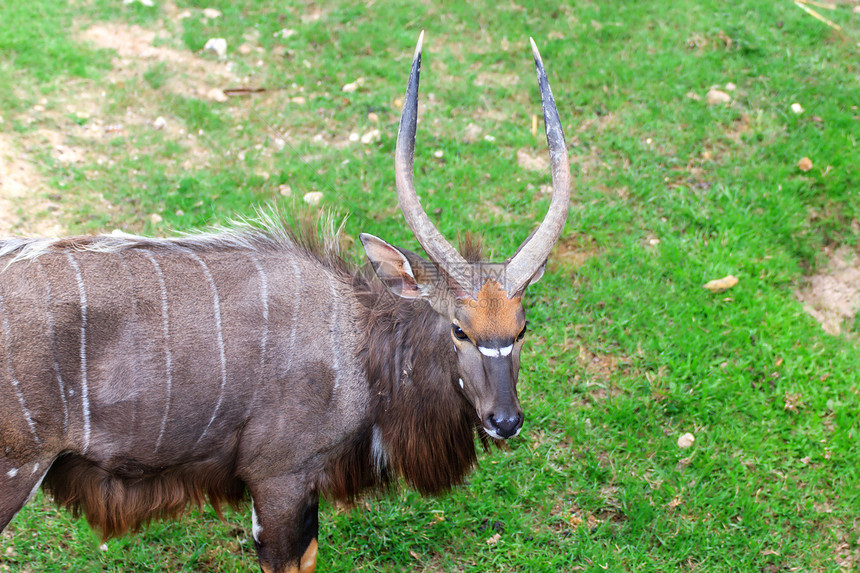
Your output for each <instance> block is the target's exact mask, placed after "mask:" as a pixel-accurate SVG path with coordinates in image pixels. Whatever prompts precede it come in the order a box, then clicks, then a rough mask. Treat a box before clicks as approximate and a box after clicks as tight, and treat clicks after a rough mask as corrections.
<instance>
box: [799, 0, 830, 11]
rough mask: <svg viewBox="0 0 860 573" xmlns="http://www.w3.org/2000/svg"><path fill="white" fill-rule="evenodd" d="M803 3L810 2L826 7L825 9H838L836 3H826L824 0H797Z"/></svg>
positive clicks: (817, 6)
mask: <svg viewBox="0 0 860 573" xmlns="http://www.w3.org/2000/svg"><path fill="white" fill-rule="evenodd" d="M797 1H798V2H800V3H801V4H809V5H810V6H815V7H816V8H824V9H825V10H836V4H832V3H831V4H825V3H824V2H816V1H815V0H797Z"/></svg>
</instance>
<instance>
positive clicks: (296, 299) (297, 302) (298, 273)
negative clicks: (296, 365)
mask: <svg viewBox="0 0 860 573" xmlns="http://www.w3.org/2000/svg"><path fill="white" fill-rule="evenodd" d="M290 264H291V265H292V266H293V272H294V273H295V275H294V276H295V280H296V285H297V286H296V291H295V292H294V293H293V317H292V320H291V321H290V322H291V323H292V324H291V326H290V346H289V348H288V349H287V372H289V371H290V369H291V368H292V366H293V351H294V350H295V347H296V329H297V328H298V324H299V309H300V308H301V302H302V301H301V288H300V287H301V284H302V269H300V268H299V265H297V264H296V261H294V260H290Z"/></svg>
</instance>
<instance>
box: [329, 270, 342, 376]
mask: <svg viewBox="0 0 860 573" xmlns="http://www.w3.org/2000/svg"><path fill="white" fill-rule="evenodd" d="M335 280H336V279H335V278H334V277H332V276H327V277H326V282H328V286H329V290H331V315H330V317H329V319H330V320H331V328H330V329H329V335H330V339H331V365H332V368H333V369H334V388H333V389H332V390H337V387H338V386H339V385H340V352H341V351H342V350H341V344H340V328H339V326H338V323H337V321H338V320H339V318H340V317H339V316H338V312H337V303H338V298H337V289H336V288H335V285H334V283H335Z"/></svg>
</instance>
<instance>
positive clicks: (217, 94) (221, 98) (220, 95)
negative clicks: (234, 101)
mask: <svg viewBox="0 0 860 573" xmlns="http://www.w3.org/2000/svg"><path fill="white" fill-rule="evenodd" d="M206 97H207V98H209V99H210V100H212V101H217V102H220V103H224V102H225V101H227V100H228V99H230V98H228V97H227V94H225V93H224V92H223V91H222V90H220V89H218V88H212V89H211V90H209V91H208V92H206Z"/></svg>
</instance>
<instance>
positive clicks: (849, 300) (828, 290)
mask: <svg viewBox="0 0 860 573" xmlns="http://www.w3.org/2000/svg"><path fill="white" fill-rule="evenodd" d="M827 254H828V256H829V262H828V263H827V267H826V268H824V269H821V272H819V273H818V274H816V275H813V276H811V277H809V278H808V280H807V281H806V284H805V286H804V287H803V288H801V289H799V290H798V291H797V298H798V300H800V301H801V302H803V309H804V310H805V311H806V312H807V313H809V314H810V315H811V316H812V317H813V318H815V320H817V321H818V322H820V323H821V327H822V328H823V329H824V331H825V332H827V333H828V334H832V335H834V336H838V335H839V334H841V333H842V332H843V331H845V330H851V328H852V326H853V324H854V317H855V315H856V314H857V311H858V310H860V252H858V250H857V249H852V248H850V247H847V246H843V247H839V248H838V249H836V250H835V251H832V252H829V253H827Z"/></svg>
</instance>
